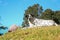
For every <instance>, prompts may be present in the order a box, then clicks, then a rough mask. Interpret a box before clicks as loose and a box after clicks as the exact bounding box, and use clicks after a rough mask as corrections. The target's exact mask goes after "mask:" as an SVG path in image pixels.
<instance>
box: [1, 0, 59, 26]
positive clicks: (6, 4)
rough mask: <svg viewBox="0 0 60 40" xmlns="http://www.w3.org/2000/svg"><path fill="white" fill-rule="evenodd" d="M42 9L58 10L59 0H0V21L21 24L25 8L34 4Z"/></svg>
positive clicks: (9, 24)
mask: <svg viewBox="0 0 60 40" xmlns="http://www.w3.org/2000/svg"><path fill="white" fill-rule="evenodd" d="M37 3H38V4H40V5H41V6H42V7H43V9H44V10H45V9H47V8H50V9H52V10H60V0H0V16H1V20H0V22H1V23H2V24H3V25H4V26H8V27H9V26H11V25H12V24H16V25H21V24H22V22H23V16H24V12H25V10H26V9H27V8H28V7H29V6H32V5H34V4H37Z"/></svg>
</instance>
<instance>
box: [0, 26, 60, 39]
mask: <svg viewBox="0 0 60 40" xmlns="http://www.w3.org/2000/svg"><path fill="white" fill-rule="evenodd" d="M0 40H60V26H51V27H35V28H27V29H18V30H16V31H14V32H9V33H6V34H4V35H3V36H0Z"/></svg>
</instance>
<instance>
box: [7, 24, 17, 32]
mask: <svg viewBox="0 0 60 40" xmlns="http://www.w3.org/2000/svg"><path fill="white" fill-rule="evenodd" d="M17 29H18V26H16V25H15V24H14V25H12V26H10V28H9V30H8V32H12V31H15V30H17Z"/></svg>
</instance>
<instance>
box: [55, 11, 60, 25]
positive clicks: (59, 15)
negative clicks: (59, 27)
mask: <svg viewBox="0 0 60 40" xmlns="http://www.w3.org/2000/svg"><path fill="white" fill-rule="evenodd" d="M54 20H55V21H56V23H58V24H60V11H55V12H54Z"/></svg>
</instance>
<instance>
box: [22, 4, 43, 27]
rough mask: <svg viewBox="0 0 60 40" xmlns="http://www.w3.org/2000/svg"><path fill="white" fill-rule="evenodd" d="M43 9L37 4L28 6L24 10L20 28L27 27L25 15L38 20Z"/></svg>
mask: <svg viewBox="0 0 60 40" xmlns="http://www.w3.org/2000/svg"><path fill="white" fill-rule="evenodd" d="M42 11H43V8H42V6H40V5H39V4H34V5H33V6H29V7H28V9H27V10H25V13H24V18H23V20H24V21H23V23H22V26H29V24H28V21H27V18H26V15H28V14H32V15H34V17H36V18H39V16H40V14H41V13H42Z"/></svg>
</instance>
